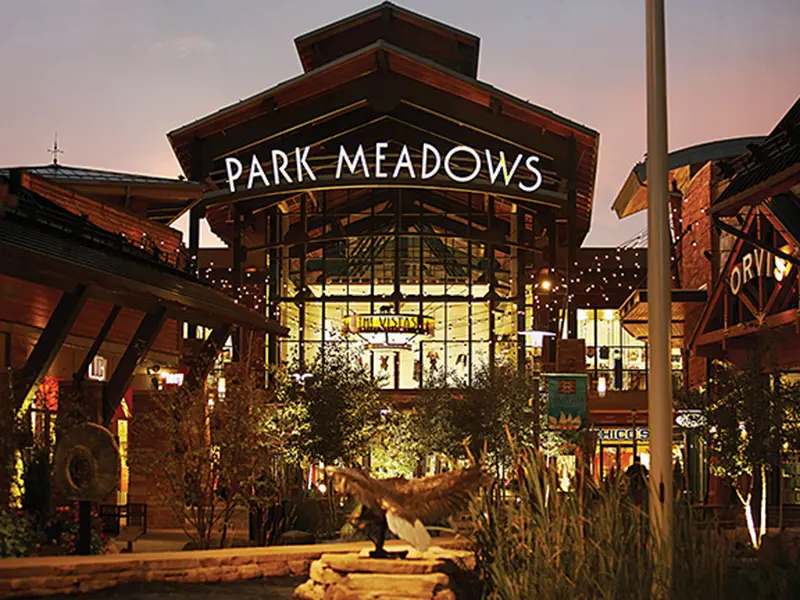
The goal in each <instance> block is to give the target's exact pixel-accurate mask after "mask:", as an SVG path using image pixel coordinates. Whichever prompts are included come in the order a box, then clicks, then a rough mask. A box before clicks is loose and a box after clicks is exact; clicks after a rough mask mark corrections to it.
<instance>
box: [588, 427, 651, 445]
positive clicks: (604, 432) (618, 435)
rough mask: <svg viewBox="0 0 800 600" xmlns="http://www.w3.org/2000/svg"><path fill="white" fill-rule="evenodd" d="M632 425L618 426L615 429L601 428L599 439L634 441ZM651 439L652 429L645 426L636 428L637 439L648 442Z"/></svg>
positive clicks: (604, 440)
mask: <svg viewBox="0 0 800 600" xmlns="http://www.w3.org/2000/svg"><path fill="white" fill-rule="evenodd" d="M633 436H634V433H633V428H632V427H618V428H614V429H600V430H599V431H598V432H597V439H598V440H599V441H601V442H633ZM649 440H650V430H649V429H646V428H644V427H637V428H636V441H637V442H647V441H649Z"/></svg>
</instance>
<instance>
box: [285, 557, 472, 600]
mask: <svg viewBox="0 0 800 600" xmlns="http://www.w3.org/2000/svg"><path fill="white" fill-rule="evenodd" d="M368 553H369V549H367V550H362V551H361V552H360V553H355V552H351V553H348V554H323V555H322V556H321V557H320V558H319V560H315V561H314V562H313V563H311V570H310V579H309V580H308V581H306V582H305V583H303V584H302V585H300V586H299V587H298V588H297V589H296V590H295V593H294V598H295V599H296V600H373V599H377V598H384V599H393V600H403V599H426V600H455V598H456V592H455V587H456V585H455V579H456V577H455V576H456V575H457V574H458V573H460V572H462V571H469V570H472V569H473V568H474V566H475V560H474V556H473V554H472V553H471V552H468V551H465V550H455V549H447V550H445V549H442V548H439V547H432V548H430V549H429V550H428V551H427V552H425V553H419V552H416V551H415V550H413V549H412V550H410V551H409V553H408V555H407V557H406V558H403V559H375V558H369V554H368Z"/></svg>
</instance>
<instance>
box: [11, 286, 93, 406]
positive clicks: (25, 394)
mask: <svg viewBox="0 0 800 600" xmlns="http://www.w3.org/2000/svg"><path fill="white" fill-rule="evenodd" d="M88 297H89V294H88V288H87V287H86V286H85V285H77V286H75V287H74V288H73V289H72V290H71V291H69V292H64V294H63V295H62V296H61V300H59V302H58V305H57V306H56V309H55V310H54V311H53V314H52V315H51V316H50V320H49V321H48V322H47V325H46V326H45V328H44V330H42V333H41V335H40V336H39V339H38V340H37V341H36V345H35V346H34V347H33V350H32V351H31V353H30V356H28V360H27V361H26V362H25V366H24V367H23V368H22V373H21V374H20V376H19V378H18V380H17V382H16V384H15V385H14V388H15V390H14V397H15V398H16V399H17V406H18V409H17V416H18V417H19V416H20V415H22V414H23V413H24V412H25V411H26V410H27V409H28V407H29V406H30V403H31V402H32V401H33V398H34V396H35V395H36V390H37V389H38V388H39V385H41V383H42V380H43V379H44V376H45V375H47V371H48V370H49V369H50V366H51V365H52V364H53V361H54V360H55V359H56V356H58V352H59V350H61V346H62V345H63V344H64V340H65V339H67V336H68V335H69V332H70V331H71V330H72V326H73V325H74V324H75V321H77V320H78V316H79V315H80V314H81V310H82V309H83V306H84V304H86V300H87V299H88Z"/></svg>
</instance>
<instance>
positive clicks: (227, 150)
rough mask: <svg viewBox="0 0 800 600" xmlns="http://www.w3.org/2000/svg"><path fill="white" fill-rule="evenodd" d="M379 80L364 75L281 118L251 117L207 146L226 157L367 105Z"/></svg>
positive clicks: (216, 155) (271, 115)
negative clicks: (369, 95)
mask: <svg viewBox="0 0 800 600" xmlns="http://www.w3.org/2000/svg"><path fill="white" fill-rule="evenodd" d="M379 79H381V78H380V76H377V75H370V76H367V77H364V78H362V79H360V80H359V81H357V82H355V83H351V84H350V85H347V86H345V87H344V88H342V89H340V90H338V91H336V92H333V93H331V94H329V95H327V96H323V97H322V98H314V99H313V100H311V101H308V102H304V103H303V104H302V105H301V106H299V107H297V108H289V109H285V110H282V111H281V114H280V118H278V117H277V116H276V115H275V114H274V113H269V114H265V115H263V116H260V117H256V118H255V119H250V120H248V121H246V122H245V123H242V124H240V125H235V126H234V127H230V128H229V129H227V130H226V131H225V132H224V133H222V134H214V135H212V136H210V137H208V138H207V139H206V145H205V147H204V148H203V149H204V151H206V152H208V153H209V155H210V156H211V157H212V158H214V159H218V158H222V157H225V156H229V155H231V154H234V153H236V152H241V151H243V150H246V149H248V148H251V147H253V146H255V145H257V144H261V143H263V142H267V141H269V140H273V139H277V138H283V137H284V136H286V135H288V134H290V133H292V132H293V131H296V130H298V129H300V128H302V127H305V126H307V125H315V124H317V123H321V122H323V121H327V120H328V119H331V118H334V117H337V116H339V115H342V114H345V113H348V112H350V111H352V110H355V109H358V108H361V107H363V106H365V105H366V103H367V100H366V99H367V95H368V94H369V92H370V90H371V89H373V88H374V87H375V86H376V85H380V81H379Z"/></svg>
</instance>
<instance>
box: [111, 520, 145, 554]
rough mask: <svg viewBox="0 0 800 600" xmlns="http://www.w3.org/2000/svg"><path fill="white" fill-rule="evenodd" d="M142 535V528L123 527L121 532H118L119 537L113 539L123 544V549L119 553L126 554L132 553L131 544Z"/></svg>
mask: <svg viewBox="0 0 800 600" xmlns="http://www.w3.org/2000/svg"><path fill="white" fill-rule="evenodd" d="M143 535H144V529H143V528H142V527H136V526H132V527H124V528H123V529H122V531H120V532H119V535H118V536H117V537H116V538H115V539H116V541H117V542H125V544H126V545H125V549H124V550H120V552H126V553H128V554H131V553H133V542H135V541H136V540H138V539H139V538H140V537H142V536H143Z"/></svg>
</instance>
